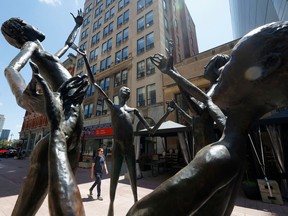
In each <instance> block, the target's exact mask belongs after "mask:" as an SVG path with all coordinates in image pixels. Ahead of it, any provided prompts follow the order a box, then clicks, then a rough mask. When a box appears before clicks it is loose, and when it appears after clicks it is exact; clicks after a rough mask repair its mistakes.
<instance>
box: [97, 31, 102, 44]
mask: <svg viewBox="0 0 288 216" xmlns="http://www.w3.org/2000/svg"><path fill="white" fill-rule="evenodd" d="M100 37H101V36H100V32H98V33H97V34H96V43H99V41H100Z"/></svg>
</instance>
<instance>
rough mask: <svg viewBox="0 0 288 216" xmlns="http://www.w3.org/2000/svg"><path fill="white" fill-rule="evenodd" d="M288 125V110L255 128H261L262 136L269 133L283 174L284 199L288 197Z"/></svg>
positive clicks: (259, 122) (277, 164)
mask: <svg viewBox="0 0 288 216" xmlns="http://www.w3.org/2000/svg"><path fill="white" fill-rule="evenodd" d="M287 125H288V110H283V111H280V112H275V113H273V114H271V115H270V116H267V117H264V118H262V119H260V120H259V121H258V122H257V124H256V125H255V126H258V127H260V128H259V131H260V135H259V136H261V134H263V133H265V132H267V133H268V137H269V139H270V142H271V148H272V151H273V155H274V158H275V162H276V167H277V169H278V172H279V173H281V175H282V176H283V179H281V189H282V190H281V192H282V195H283V197H285V198H287V197H288V183H287V173H288V168H287V166H286V165H287V158H285V152H287V133H286V130H287Z"/></svg>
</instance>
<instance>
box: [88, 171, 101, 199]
mask: <svg viewBox="0 0 288 216" xmlns="http://www.w3.org/2000/svg"><path fill="white" fill-rule="evenodd" d="M101 180H102V173H95V182H94V183H93V185H92V186H91V188H90V191H91V192H92V191H93V189H94V188H95V186H96V185H97V197H99V196H100V195H101Z"/></svg>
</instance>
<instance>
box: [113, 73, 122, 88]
mask: <svg viewBox="0 0 288 216" xmlns="http://www.w3.org/2000/svg"><path fill="white" fill-rule="evenodd" d="M119 85H121V72H118V73H116V74H115V75H114V87H116V86H119Z"/></svg>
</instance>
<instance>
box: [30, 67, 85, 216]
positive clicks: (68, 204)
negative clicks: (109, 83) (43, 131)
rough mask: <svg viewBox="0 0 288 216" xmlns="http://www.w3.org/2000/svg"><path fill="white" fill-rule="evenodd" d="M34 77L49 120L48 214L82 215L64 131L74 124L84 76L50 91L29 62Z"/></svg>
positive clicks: (81, 95)
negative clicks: (38, 85)
mask: <svg viewBox="0 0 288 216" xmlns="http://www.w3.org/2000/svg"><path fill="white" fill-rule="evenodd" d="M30 64H31V66H32V69H33V71H34V74H33V76H34V78H35V79H36V80H37V82H38V83H39V84H40V86H41V88H42V90H43V95H44V97H45V107H46V112H47V116H48V119H49V122H50V137H49V139H50V142H49V146H48V203H49V211H50V214H51V215H85V212H84V208H83V204H82V199H81V194H80V191H79V189H78V185H77V182H76V179H75V176H74V174H73V171H72V169H71V166H70V164H69V162H68V161H69V159H68V154H67V152H68V151H67V143H66V131H67V129H66V128H67V127H68V130H70V128H71V127H72V128H73V127H74V126H75V125H76V124H77V121H78V118H79V108H80V106H81V104H82V101H83V99H84V96H85V92H86V90H87V87H88V81H87V80H86V76H83V77H80V76H76V77H72V78H70V79H68V80H67V81H66V82H64V83H63V84H62V85H61V86H60V88H59V89H58V91H57V92H56V93H55V92H52V91H51V89H50V87H49V86H48V84H47V82H46V81H45V80H44V79H43V77H42V76H41V75H40V74H39V71H38V67H37V66H36V65H35V64H33V63H30Z"/></svg>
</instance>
